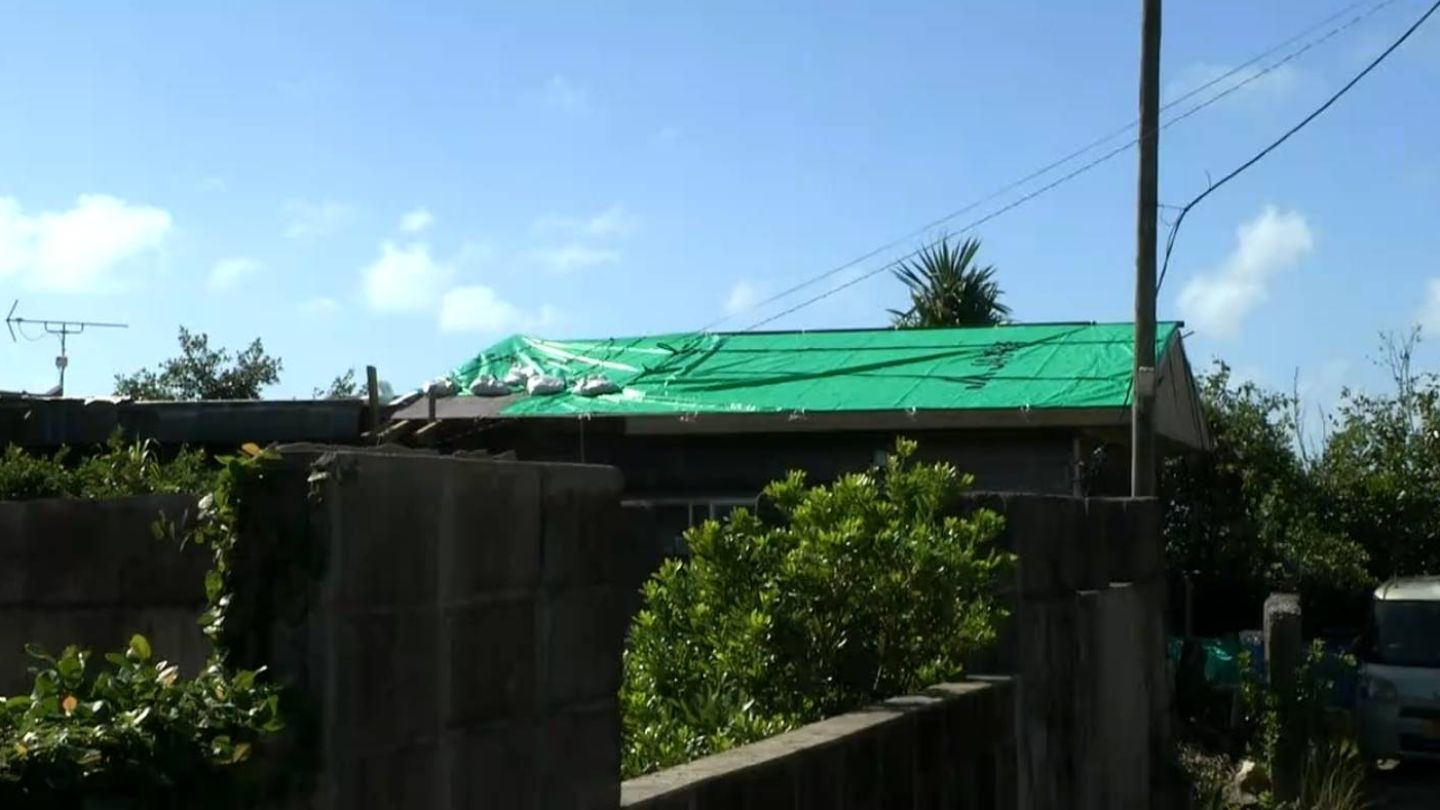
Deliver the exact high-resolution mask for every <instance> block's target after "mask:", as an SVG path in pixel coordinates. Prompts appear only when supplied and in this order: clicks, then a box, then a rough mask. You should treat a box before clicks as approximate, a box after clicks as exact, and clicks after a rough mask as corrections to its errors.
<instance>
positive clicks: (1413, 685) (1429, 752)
mask: <svg viewBox="0 0 1440 810" xmlns="http://www.w3.org/2000/svg"><path fill="white" fill-rule="evenodd" d="M1358 653H1359V658H1360V679H1359V691H1358V694H1357V695H1356V703H1355V711H1356V718H1357V725H1358V730H1359V736H1360V747H1361V750H1363V751H1364V752H1365V754H1366V756H1367V757H1368V758H1370V759H1372V760H1377V759H1379V760H1387V759H1388V760H1401V759H1429V760H1440V577H1416V578H1411V579H1395V580H1391V581H1390V582H1387V583H1385V584H1384V585H1381V586H1380V587H1378V588H1376V589H1375V596H1374V600H1373V602H1372V607H1371V616H1370V625H1369V628H1368V630H1367V631H1366V633H1365V636H1364V637H1363V638H1362V639H1361V641H1360V647H1359V649H1358Z"/></svg>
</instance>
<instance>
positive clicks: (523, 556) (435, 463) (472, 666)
mask: <svg viewBox="0 0 1440 810" xmlns="http://www.w3.org/2000/svg"><path fill="white" fill-rule="evenodd" d="M267 476H268V479H269V480H268V481H267V482H266V483H264V485H263V491H260V492H257V493H256V495H255V497H252V498H251V499H249V500H248V501H247V505H246V506H245V507H243V509H244V511H243V512H242V516H241V525H242V543H241V547H240V551H239V557H238V559H237V580H238V582H239V584H240V587H239V589H238V591H237V594H236V602H235V606H234V612H233V613H232V616H231V618H230V622H231V623H232V624H233V625H234V631H233V634H234V635H235V639H234V643H233V644H232V654H233V655H235V656H236V657H237V659H238V660H240V661H241V662H242V663H246V664H248V663H252V662H253V663H265V664H268V665H270V667H271V671H272V672H273V673H274V674H275V676H276V677H278V678H280V679H282V680H284V681H286V682H288V683H291V684H293V685H295V686H298V687H299V688H300V689H301V691H302V692H303V693H305V694H306V695H307V697H308V698H309V699H310V700H312V701H313V702H314V704H315V706H316V711H317V715H318V716H317V727H318V730H319V739H318V740H315V742H314V748H315V750H316V751H317V752H318V754H319V759H320V763H319V765H320V770H319V778H318V783H317V785H316V790H315V792H314V796H313V797H312V799H311V802H310V804H309V806H310V807H313V808H317V810H318V809H319V808H326V809H327V810H328V809H329V808H345V809H346V810H352V809H355V808H394V807H404V808H415V809H416V810H425V809H426V808H446V810H449V808H469V807H475V808H483V807H496V808H499V807H505V808H523V809H524V810H541V809H542V808H543V809H545V810H548V809H549V808H566V810H571V809H572V808H606V810H609V808H614V807H616V806H617V804H618V801H619V778H618V774H619V770H620V750H619V745H620V721H619V707H618V697H617V693H618V688H619V683H620V677H621V649H622V646H623V637H624V632H625V627H626V620H627V618H628V606H629V599H630V592H629V591H630V587H632V586H633V583H632V582H630V580H631V579H633V575H631V574H628V573H627V571H626V568H625V562H624V555H623V554H621V553H618V552H619V550H620V548H621V543H622V542H623V541H622V539H621V535H620V532H619V525H620V524H619V517H620V512H619V496H620V488H621V481H620V477H619V474H618V473H617V472H616V471H614V470H613V469H610V468H601V467H582V466H567V465H552V464H522V463H513V462H493V461H482V460H471V459H460V458H451V457H435V456H422V455H415V454H391V453H384V452H365V451H340V452H333V453H332V452H323V451H319V450H315V449H300V450H296V451H293V452H290V453H287V454H285V455H284V456H283V461H282V462H281V463H280V465H279V466H278V468H276V469H275V470H273V471H272V472H270V473H267ZM296 543H306V544H313V546H314V548H315V550H316V551H317V552H318V553H317V554H316V555H314V556H313V557H312V556H309V555H306V554H301V555H300V556H301V557H303V558H306V559H309V560H310V561H311V563H312V564H313V565H312V567H311V569H310V573H309V574H308V575H307V576H306V577H303V578H302V579H301V580H293V579H292V580H290V581H289V582H282V583H280V584H278V585H277V576H276V574H277V572H280V571H283V570H290V571H293V570H295V569H296V567H297V566H296V565H294V555H295V551H296ZM305 567H306V566H305V565H301V566H299V568H300V569H301V570H304V569H305Z"/></svg>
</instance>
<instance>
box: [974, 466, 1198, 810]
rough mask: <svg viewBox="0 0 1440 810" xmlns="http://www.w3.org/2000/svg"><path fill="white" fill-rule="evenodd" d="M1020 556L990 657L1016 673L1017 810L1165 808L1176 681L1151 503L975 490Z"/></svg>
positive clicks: (979, 504) (1156, 515)
mask: <svg viewBox="0 0 1440 810" xmlns="http://www.w3.org/2000/svg"><path fill="white" fill-rule="evenodd" d="M978 508H989V509H994V510H995V511H998V512H1000V513H1001V514H1003V515H1004V516H1005V518H1006V531H1005V534H1004V536H1003V537H1002V538H1001V545H1002V546H1003V547H1005V548H1007V549H1009V550H1011V551H1013V552H1014V553H1015V554H1016V555H1017V558H1018V562H1017V569H1016V576H1015V581H1014V583H1013V586H1012V588H1011V589H1009V590H1008V591H1007V593H1006V594H1005V598H1006V601H1007V602H1008V604H1009V606H1010V609H1011V610H1012V611H1013V619H1012V621H1011V622H1010V623H1009V626H1008V627H1007V628H1006V629H1005V631H1004V632H1003V633H1002V638H1001V643H1000V648H1001V649H1000V652H999V655H998V656H997V658H996V659H995V660H993V661H990V662H988V663H990V664H991V665H992V666H994V667H995V668H996V669H997V670H998V671H1003V672H1011V673H1015V674H1016V675H1018V676H1019V678H1018V680H1019V685H1018V697H1017V720H1016V723H1017V739H1018V741H1019V742H1018V745H1017V753H1018V760H1019V762H1018V769H1019V780H1018V794H1019V801H1020V805H1019V806H1020V807H1024V808H1035V810H1046V809H1048V808H1057V809H1058V808H1064V809H1065V810H1069V809H1070V808H1092V807H1093V808H1150V807H1157V808H1158V807H1165V806H1167V805H1166V804H1165V802H1166V801H1167V796H1168V793H1167V791H1168V790H1169V788H1170V786H1169V785H1167V784H1165V776H1166V765H1167V758H1168V757H1169V752H1170V745H1171V741H1170V719H1169V718H1170V710H1171V707H1170V688H1169V681H1168V676H1167V674H1166V665H1165V661H1166V659H1165V639H1166V630H1165V626H1164V620H1165V605H1166V596H1165V568H1164V554H1163V545H1162V540H1161V537H1160V524H1159V520H1160V510H1159V505H1158V503H1157V502H1155V501H1154V500H1148V499H1129V498H1088V499H1085V498H1067V497H1048V496H1039V495H999V494H977V495H974V496H971V497H969V498H968V499H967V501H966V503H965V505H964V510H963V511H969V510H972V509H978Z"/></svg>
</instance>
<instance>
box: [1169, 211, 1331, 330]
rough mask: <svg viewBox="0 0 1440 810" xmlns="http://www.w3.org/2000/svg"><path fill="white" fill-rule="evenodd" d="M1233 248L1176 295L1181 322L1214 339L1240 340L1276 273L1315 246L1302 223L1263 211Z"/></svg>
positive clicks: (1240, 230)
mask: <svg viewBox="0 0 1440 810" xmlns="http://www.w3.org/2000/svg"><path fill="white" fill-rule="evenodd" d="M1235 236H1236V245H1235V249H1234V250H1233V251H1231V253H1230V255H1229V256H1228V257H1227V258H1226V259H1225V261H1224V262H1223V263H1222V264H1221V265H1220V266H1219V267H1217V268H1215V269H1214V270H1212V271H1211V272H1209V273H1204V274H1201V275H1198V276H1196V277H1195V278H1193V279H1191V280H1190V281H1189V283H1187V284H1186V285H1185V287H1184V288H1183V289H1181V290H1180V296H1179V305H1180V311H1181V313H1182V314H1183V316H1184V318H1185V321H1186V322H1187V323H1189V324H1190V325H1191V326H1193V327H1195V329H1196V331H1198V332H1200V333H1201V334H1204V335H1206V336H1209V337H1214V338H1218V339H1222V340H1224V339H1229V338H1234V337H1236V336H1238V335H1239V334H1240V331H1241V329H1242V327H1243V326H1244V323H1245V319H1246V318H1248V317H1249V315H1250V313H1251V312H1252V311H1253V310H1254V309H1255V308H1256V307H1257V306H1259V305H1260V304H1261V303H1262V302H1264V301H1265V299H1266V298H1267V297H1268V296H1269V286H1270V281H1271V279H1272V278H1273V277H1274V276H1275V274H1276V273H1278V272H1280V271H1281V270H1284V269H1286V268H1288V267H1290V266H1293V265H1295V264H1296V263H1298V262H1299V261H1300V260H1301V259H1302V258H1304V257H1305V256H1307V255H1309V254H1310V253H1311V252H1312V251H1313V250H1314V246H1315V240H1314V236H1313V234H1312V233H1311V231H1310V226H1309V225H1308V224H1307V223H1306V222H1305V218H1304V217H1303V216H1301V215H1300V214H1299V213H1297V212H1295V211H1286V212H1282V211H1280V210H1278V209H1276V208H1275V207H1274V206H1266V208H1265V209H1264V210H1263V211H1261V212H1260V214H1259V216H1257V217H1255V218H1254V219H1253V220H1251V221H1249V222H1246V223H1243V224H1241V225H1240V227H1239V228H1238V229H1237V230H1236V234H1235Z"/></svg>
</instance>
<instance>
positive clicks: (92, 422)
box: [0, 397, 365, 448]
mask: <svg viewBox="0 0 1440 810" xmlns="http://www.w3.org/2000/svg"><path fill="white" fill-rule="evenodd" d="M364 413H365V403H364V401H363V400H359V399H327V400H315V401H307V400H240V401H226V400H205V401H200V402H136V401H133V400H128V399H115V398H109V399H78V398H48V397H15V398H11V397H0V443H14V444H18V445H20V446H22V447H36V448H50V447H59V446H62V445H68V446H70V447H87V446H91V445H98V444H102V443H104V441H105V440H106V439H107V438H109V437H110V434H111V433H113V432H114V431H115V430H116V429H117V428H118V429H120V430H122V431H124V432H125V434H126V435H128V436H133V437H135V438H139V439H154V440H155V441H157V442H160V443H162V444H188V445H212V446H229V447H234V446H237V445H240V444H242V443H244V442H255V443H257V444H262V445H263V444H268V443H270V442H286V441H289V442H293V441H314V442H336V443H352V442H357V441H359V440H360V436H361V432H362V431H363V429H364V421H365V420H364Z"/></svg>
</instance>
